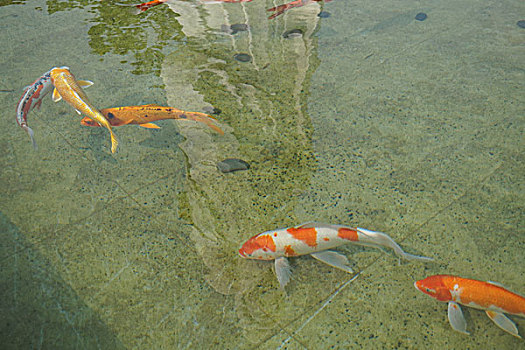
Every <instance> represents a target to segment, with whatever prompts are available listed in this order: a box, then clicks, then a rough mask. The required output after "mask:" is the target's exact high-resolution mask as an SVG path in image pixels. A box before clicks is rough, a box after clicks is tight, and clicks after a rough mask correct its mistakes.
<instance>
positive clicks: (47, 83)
mask: <svg viewBox="0 0 525 350" xmlns="http://www.w3.org/2000/svg"><path fill="white" fill-rule="evenodd" d="M51 90H53V83H52V82H51V70H50V71H48V72H46V73H44V74H43V75H42V76H41V77H40V78H38V79H37V80H35V82H34V83H33V84H31V85H29V86H27V87H26V88H25V90H24V94H23V95H22V97H21V98H20V100H19V101H18V105H17V107H16V121H17V123H18V125H20V127H21V128H22V129H24V130H25V131H26V132H27V134H28V135H29V137H30V138H31V142H32V143H33V147H34V148H35V149H36V148H37V147H36V142H35V138H34V133H33V130H32V129H31V128H30V127H29V126H28V125H27V115H28V114H29V112H30V111H31V110H32V109H33V108H35V107H36V108H40V105H41V104H42V99H43V98H44V97H45V96H46V95H47V94H48V93H49V92H51Z"/></svg>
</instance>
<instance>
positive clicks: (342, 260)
mask: <svg viewBox="0 0 525 350" xmlns="http://www.w3.org/2000/svg"><path fill="white" fill-rule="evenodd" d="M310 255H311V256H312V257H313V258H315V259H317V260H319V261H321V262H323V263H325V264H327V265H330V266H332V267H335V268H337V269H340V270H343V271H345V272H348V273H353V272H354V270H352V268H351V267H350V265H349V264H350V263H349V261H348V258H347V257H346V256H344V255H343V254H339V253H336V252H334V251H331V250H324V251H322V252H317V253H312V254H310Z"/></svg>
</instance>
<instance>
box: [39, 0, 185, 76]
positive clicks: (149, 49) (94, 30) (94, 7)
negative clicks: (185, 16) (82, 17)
mask: <svg viewBox="0 0 525 350" xmlns="http://www.w3.org/2000/svg"><path fill="white" fill-rule="evenodd" d="M137 3H140V0H138V1H137V0H132V1H131V2H130V4H137ZM86 6H90V10H91V12H92V13H93V14H94V17H93V18H92V19H91V22H93V23H94V25H93V26H92V27H91V28H89V30H88V34H89V36H90V41H89V46H90V47H91V49H92V50H93V52H94V53H96V54H99V55H104V54H106V53H113V54H117V55H126V54H129V53H130V52H131V53H133V55H134V57H135V61H134V62H131V65H132V66H134V67H135V69H134V70H133V73H135V74H146V73H152V72H153V73H155V74H157V75H159V74H160V66H161V64H162V61H163V59H164V56H165V54H166V52H165V48H166V47H169V45H170V44H171V45H172V44H173V43H175V42H177V41H180V40H181V38H182V36H183V35H182V32H181V30H180V29H181V28H180V25H179V23H178V22H177V21H176V20H174V16H176V14H175V13H173V12H172V11H171V10H170V9H169V8H168V7H167V6H159V8H156V9H155V11H148V12H146V13H145V14H141V15H135V14H133V13H132V10H133V9H134V7H133V6H126V5H120V4H117V3H115V1H97V0H68V1H51V0H48V1H47V7H48V11H49V13H50V14H52V13H55V12H60V11H67V10H71V9H75V8H84V7H86ZM148 39H149V40H148Z"/></svg>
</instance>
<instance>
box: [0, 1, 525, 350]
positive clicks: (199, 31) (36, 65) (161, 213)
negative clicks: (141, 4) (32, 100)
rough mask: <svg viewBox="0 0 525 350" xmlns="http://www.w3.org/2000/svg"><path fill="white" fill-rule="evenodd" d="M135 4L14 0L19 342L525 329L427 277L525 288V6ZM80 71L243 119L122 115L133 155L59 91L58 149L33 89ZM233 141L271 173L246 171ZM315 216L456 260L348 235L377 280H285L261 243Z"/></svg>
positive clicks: (1, 157)
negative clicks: (244, 246) (252, 241)
mask: <svg viewBox="0 0 525 350" xmlns="http://www.w3.org/2000/svg"><path fill="white" fill-rule="evenodd" d="M123 3H127V4H133V3H135V2H133V1H128V0H126V1H119V2H117V1H95V0H82V1H78V0H70V1H42V0H35V1H21V0H20V1H2V2H0V4H1V5H2V6H1V7H0V18H1V21H0V29H1V32H2V35H0V45H1V48H2V51H1V54H0V62H1V65H0V73H1V74H0V76H1V77H2V79H1V80H0V90H1V91H0V101H1V102H0V108H1V112H2V113H1V115H2V117H1V118H0V123H1V127H2V130H3V132H2V134H1V136H0V147H1V152H0V168H1V172H0V180H1V183H0V184H1V186H0V232H1V234H2V244H1V245H0V246H1V253H0V261H1V264H0V266H1V270H0V271H1V285H0V294H1V295H2V298H1V302H0V313H1V314H2V320H1V327H0V332H1V335H0V336H1V338H2V343H3V346H2V347H3V348H9V349H15V348H17V349H27V348H47V349H49V348H54V349H92V348H102V349H117V348H143V349H159V348H163V349H169V348H180V349H184V348H188V349H197V348H202V349H207V348H217V349H255V348H261V349H325V348H356V349H357V348H385V349H393V348H412V349H432V348H434V349H437V348H440V349H443V348H456V349H466V348H473V349H475V348H499V349H503V348H508V349H515V348H517V347H519V346H521V345H522V344H523V341H522V340H519V339H517V338H514V337H512V336H510V335H508V334H506V333H504V332H503V331H501V330H500V329H499V328H497V327H496V326H495V325H494V324H492V322H491V321H490V320H489V319H488V318H486V317H485V315H484V313H482V312H480V311H476V310H473V309H468V310H467V308H464V311H465V312H466V313H467V320H468V329H469V331H470V332H471V335H470V336H465V335H462V334H459V333H456V332H454V331H453V330H452V329H451V328H450V326H449V324H448V321H447V316H446V304H444V303H438V302H437V301H435V300H432V299H430V298H428V297H426V296H425V295H423V294H422V293H420V292H418V291H416V290H415V289H414V287H413V283H414V281H415V280H418V279H421V278H424V277H426V276H429V275H432V274H438V273H448V274H458V275H461V276H463V277H470V278H476V279H480V280H492V281H498V282H501V283H503V284H504V285H506V286H507V287H508V288H509V289H511V290H515V291H517V292H519V293H522V294H523V293H525V277H524V276H525V264H524V261H525V259H524V254H523V252H524V249H525V231H524V229H523V226H524V225H523V224H524V215H523V212H524V203H525V200H524V198H525V193H524V188H523V183H524V181H523V180H524V174H525V167H524V159H523V157H524V153H523V149H524V142H523V129H524V110H525V109H524V102H525V101H524V92H525V89H524V82H525V74H524V60H523V57H524V56H525V49H524V47H525V29H524V28H521V27H519V26H518V25H517V22H518V21H519V20H523V19H525V18H524V17H525V3H524V2H523V1H518V0H511V1H504V2H501V1H476V0H466V1H461V2H458V1H450V0H437V1H415V0H413V1H411V0H404V1H386V0H377V1H364V0H360V1H348V0H334V1H331V2H326V3H323V2H312V3H309V4H307V5H306V6H303V7H296V8H292V9H290V10H288V11H286V12H285V13H284V14H283V15H281V16H278V17H276V18H275V19H268V16H269V15H270V14H271V12H269V11H267V9H268V8H271V7H273V6H275V5H280V4H282V2H277V1H269V0H253V1H252V2H247V3H233V4H206V3H204V4H203V3H201V2H198V1H197V0H188V1H178V2H175V1H173V2H170V3H169V4H163V5H160V6H157V7H154V8H152V9H150V10H148V11H147V12H145V13H143V14H141V15H132V14H130V12H129V9H130V8H129V7H126V6H122V4H123ZM321 12H323V14H322V15H321V16H319V14H320V13H321ZM420 12H423V13H425V14H427V18H426V19H425V20H424V21H419V20H416V19H415V17H416V14H418V13H420ZM234 24H247V25H248V27H247V28H248V30H246V31H242V30H241V31H237V32H235V31H234V32H232V31H231V30H228V28H231V25H234ZM234 28H235V27H234ZM237 28H239V27H237ZM292 30H295V31H293V32H290V31H292ZM297 30H300V32H299V31H297ZM239 53H243V54H247V55H249V60H248V61H247V62H243V61H240V60H237V59H236V58H235V57H238V56H235V55H236V54H239ZM245 57H246V56H245ZM61 65H67V66H69V67H70V68H71V71H72V72H73V73H74V74H75V75H76V76H77V78H79V79H89V80H92V81H94V83H95V84H94V85H93V86H92V87H90V88H89V89H88V90H86V93H87V94H88V96H89V99H90V100H91V102H93V103H94V104H95V105H96V106H97V107H99V108H105V107H114V106H126V105H141V104H149V103H156V104H160V105H164V106H172V107H176V108H179V109H183V110H188V111H197V112H206V111H210V110H211V108H215V112H218V111H219V110H220V114H219V113H216V114H215V116H216V117H217V119H218V120H219V123H220V126H221V127H222V128H223V129H224V130H225V135H224V136H221V135H218V134H217V133H215V132H213V131H212V130H211V129H209V128H207V127H206V126H205V125H202V124H199V123H195V122H190V121H172V120H171V121H161V122H158V125H159V126H161V129H160V130H151V129H144V128H140V127H138V126H122V127H118V128H115V132H116V134H117V137H118V139H119V141H120V147H119V151H118V153H116V154H115V155H112V154H111V153H110V149H109V137H108V133H107V130H105V129H102V128H89V127H85V126H82V125H80V123H79V121H80V118H79V116H78V115H77V114H76V113H75V111H74V110H73V109H72V108H71V107H70V106H69V105H67V104H66V103H64V102H59V103H53V102H52V101H51V98H50V97H48V98H46V99H45V100H44V102H43V104H42V107H41V108H40V110H35V111H33V112H31V113H30V115H29V125H30V126H31V127H32V128H33V130H34V131H35V137H36V140H37V142H38V145H39V149H38V150H37V151H34V150H33V149H32V146H31V143H30V141H29V138H28V137H27V135H26V134H25V133H24V131H23V130H22V129H20V128H19V127H18V125H17V124H16V122H15V107H16V105H17V102H18V100H19V98H20V96H21V94H22V90H23V87H24V86H26V85H28V84H30V83H31V82H33V81H34V80H35V79H36V78H37V77H38V76H40V75H41V74H42V73H44V72H46V71H47V70H49V69H50V68H51V67H53V66H61ZM208 113H209V112H208ZM226 158H240V159H243V160H245V161H247V162H249V163H250V165H251V168H250V169H249V170H247V171H239V172H235V173H225V174H223V173H221V172H219V171H218V170H217V167H216V163H217V162H219V161H221V160H223V159H226ZM307 221H321V222H330V223H341V224H348V225H359V226H360V227H365V228H368V229H371V230H378V231H383V232H386V233H388V234H389V235H390V236H391V237H392V238H394V239H395V240H396V241H397V242H399V243H400V244H401V245H402V246H403V247H404V248H405V249H406V250H407V251H408V252H411V253H416V254H423V255H427V256H432V257H434V258H435V259H436V261H435V262H434V263H420V262H404V261H403V262H401V263H399V261H398V259H397V258H396V257H395V256H394V255H393V254H392V252H390V251H384V252H383V251H381V250H377V249H372V248H363V247H353V246H346V247H341V248H340V249H339V251H340V252H343V253H344V254H345V255H346V256H348V257H349V259H350V261H351V263H352V264H353V268H354V270H355V271H356V275H351V274H347V273H344V272H341V271H339V270H336V269H333V268H331V267H329V266H326V265H323V264H320V263H319V262H317V261H315V260H314V259H312V258H310V257H308V256H306V257H300V258H296V259H293V260H292V266H293V272H294V278H293V280H292V282H291V283H290V284H289V285H288V286H287V287H286V293H284V292H283V291H282V290H281V289H280V288H279V286H278V283H277V280H276V278H275V275H274V272H273V270H272V264H271V263H265V262H258V261H249V260H244V259H242V258H241V257H240V256H239V255H238V253H237V249H238V248H239V246H240V244H241V243H242V242H244V241H245V240H246V239H248V238H249V237H251V236H253V235H254V234H256V233H258V232H261V231H265V230H270V229H273V228H279V227H287V226H293V225H297V224H300V223H302V222H307ZM514 320H515V321H516V323H517V324H518V327H520V329H521V333H522V334H523V333H524V331H525V320H524V319H520V318H516V317H515V318H514Z"/></svg>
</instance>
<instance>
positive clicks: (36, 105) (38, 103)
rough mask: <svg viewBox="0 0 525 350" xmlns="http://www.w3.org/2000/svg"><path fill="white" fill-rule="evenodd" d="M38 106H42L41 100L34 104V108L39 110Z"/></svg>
mask: <svg viewBox="0 0 525 350" xmlns="http://www.w3.org/2000/svg"><path fill="white" fill-rule="evenodd" d="M40 106H42V100H38V102H37V103H36V104H35V108H36V109H40Z"/></svg>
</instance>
